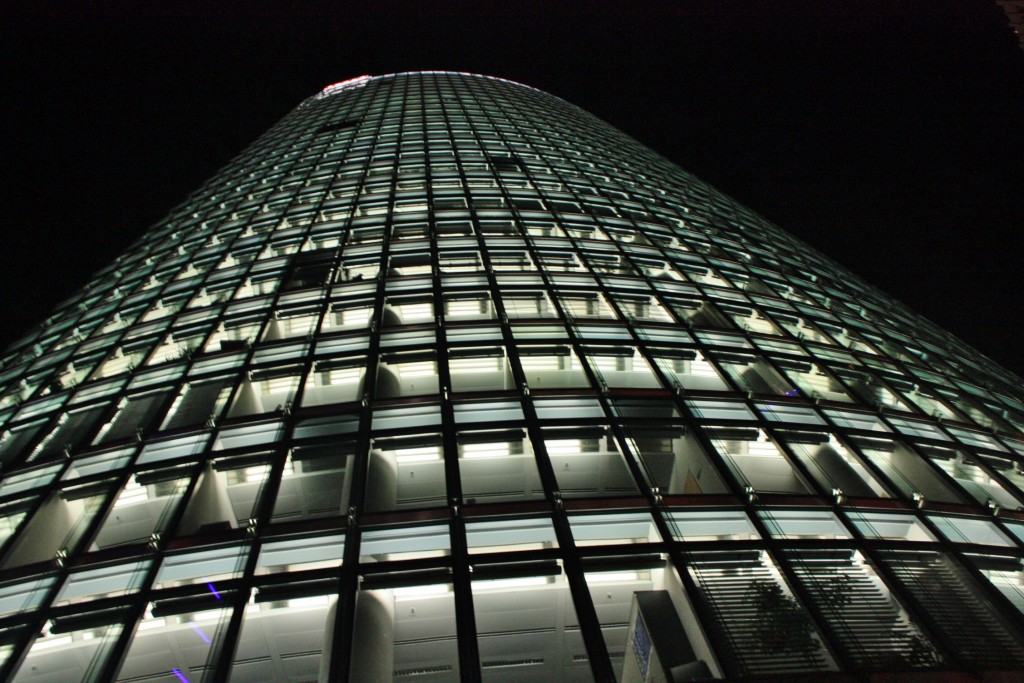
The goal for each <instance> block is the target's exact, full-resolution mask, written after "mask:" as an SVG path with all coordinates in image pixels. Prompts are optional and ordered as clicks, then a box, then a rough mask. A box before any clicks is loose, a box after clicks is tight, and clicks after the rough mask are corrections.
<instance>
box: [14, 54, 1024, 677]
mask: <svg viewBox="0 0 1024 683" xmlns="http://www.w3.org/2000/svg"><path fill="white" fill-rule="evenodd" d="M2 362H3V365H2V367H0V429H2V430H3V431H2V437H0V462H2V464H3V477H2V478H0V511H2V512H0V520H2V523H0V538H2V541H3V545H2V546H0V656H2V657H3V661H2V668H0V675H2V676H4V677H5V678H6V680H11V681H15V682H17V683H23V682H25V681H125V682H127V681H165V680H166V681H170V682H174V681H179V682H181V681H187V682H189V683H198V682H200V681H204V682H207V683H209V682H212V681H218V682H219V681H231V683H248V682H250V681H267V680H272V681H277V682H284V681H287V682H294V683H300V682H306V681H343V680H355V681H379V680H392V679H393V680H399V681H450V680H459V679H462V680H469V681H475V680H483V681H521V680H524V679H527V680H528V679H533V680H538V681H575V680H598V681H612V680H616V679H618V680H625V681H639V680H648V679H650V678H651V677H653V676H655V675H656V674H657V672H658V671H663V672H671V671H674V672H675V673H674V674H668V673H666V675H674V676H675V679H674V680H691V679H693V678H694V677H700V676H704V677H707V676H711V677H719V678H730V679H742V678H759V677H767V676H771V675H776V674H786V675H793V674H797V673H804V674H806V673H814V672H819V673H821V675H823V676H824V677H826V679H827V678H828V677H829V676H833V677H834V679H835V680H849V678H848V674H865V673H870V672H874V671H895V672H900V671H912V670H930V671H936V672H938V671H952V672H961V673H962V674H964V675H971V674H975V675H979V676H980V675H987V674H990V673H992V672H1001V671H1017V672H1019V671H1021V670H1022V669H1024V641H1022V633H1024V614H1022V610H1024V589H1022V588H1021V586H1022V585H1024V567H1022V564H1021V558H1022V557H1024V547H1022V544H1024V512H1022V506H1024V473H1022V471H1021V462H1022V458H1024V384H1022V382H1021V380H1020V379H1019V378H1017V377H1015V376H1013V375H1012V374H1010V373H1008V372H1006V371H1005V370H1002V369H1000V368H999V367H997V366H995V365H994V364H993V363H991V362H990V361H988V360H987V359H986V358H984V357H983V356H982V355H981V354H979V353H978V352H976V351H974V350H972V349H970V348H968V347H966V346H965V345H964V344H963V343H961V342H960V341H958V340H957V339H955V338H954V337H952V336H951V335H949V334H947V333H945V332H943V331H942V330H940V329H937V328H936V327H935V326H934V325H932V324H931V323H929V322H928V321H926V320H923V319H921V318H920V317H918V316H916V315H914V314H913V313H912V312H910V311H908V310H907V309H905V308H904V307H902V306H901V305H900V304H898V303H897V302H895V301H892V300H891V299H889V298H888V297H887V296H886V295H884V294H883V293H881V292H879V291H878V290H876V289H874V288H872V287H871V286H870V285H868V284H866V283H864V282H862V281H860V280H859V279H858V278H857V277H856V276H854V275H853V274H851V273H848V272H846V271H845V270H844V269H843V268H842V267H841V266H839V265H837V264H835V263H834V262H832V261H830V260H829V259H827V258H826V257H824V256H822V255H821V254H819V253H817V252H815V251H814V250H812V249H810V248H809V247H807V246H806V245H804V244H802V243H800V242H799V241H798V240H796V239H794V238H793V237H791V236H789V235H787V234H786V233H785V232H783V231H782V230H780V229H779V228H778V227H776V226H774V225H772V224H770V223H768V222H767V221H765V220H763V219H761V218H759V217H758V216H756V215H755V214H754V213H752V212H751V211H750V210H748V209H746V208H744V207H742V206H739V205H737V204H736V203H735V202H734V201H732V200H731V199H729V198H728V197H726V196H724V195H723V194H721V193H719V192H717V191H716V190H714V189H713V188H710V187H709V186H707V185H706V184H704V183H702V182H701V181H699V180H697V179H696V178H694V177H692V176H690V175H689V174H687V173H685V172H684V171H682V170H680V169H679V168H678V167H676V166H674V165H673V164H671V163H669V162H668V161H666V160H665V159H663V158H661V157H659V156H658V155H656V154H655V153H653V152H651V151H650V150H648V149H646V148H644V147H643V146H642V145H640V144H638V143H637V142H635V141H633V140H631V139H630V138H628V137H627V136H625V135H623V134H622V133H620V132H618V131H616V130H614V129H613V128H611V127H609V126H608V125H607V124H604V123H603V122H601V121H599V120H598V119H596V118H594V117H593V116H591V115H589V114H587V113H585V112H583V111H581V110H580V109H578V108H576V107H573V106H572V105H570V104H568V103H566V102H564V101H562V100H560V99H558V98H556V97H553V96H551V95H548V94H545V93H543V92H540V91H538V90H535V89H533V88H530V87H527V86H524V85H519V84H516V83H512V82H509V81H505V80H501V79H497V78H490V77H484V76H474V75H469V74H458V73H408V74H395V75H389V76H380V77H369V76H364V77H360V78H355V79H352V80H348V81H345V82H342V83H338V84H336V85H333V86H330V87H328V88H325V89H324V90H323V91H322V92H320V93H318V94H317V95H315V96H313V97H311V98H309V99H308V100H306V101H305V102H303V103H301V104H300V105H299V106H298V107H297V108H296V109H295V110H294V111H292V112H291V113H290V114H288V115H287V116H286V117H285V118H284V119H283V120H282V121H281V122H280V123H279V124H278V125H276V126H275V127H274V128H272V129H271V130H270V131H268V132H267V133H266V134H265V135H264V136H263V137H261V138H260V139H259V140H257V141H256V142H255V143H254V144H253V145H252V146H251V147H250V148H249V149H247V150H246V151H244V152H243V153H242V154H241V155H240V156H239V157H238V158H237V159H235V160H234V161H233V162H231V163H230V164H229V165H228V166H227V167H225V168H224V169H222V170H221V171H220V172H219V173H218V174H217V175H216V176H215V177H214V178H213V179H212V180H211V181H209V182H208V183H207V184H206V185H205V186H203V187H202V188H200V189H199V190H198V191H197V192H196V193H194V194H193V195H192V196H191V197H189V198H188V199H187V200H186V201H185V202H184V203H182V204H181V205H180V206H179V207H177V208H176V209H175V210H174V211H172V212H171V214H170V215H169V216H168V217H167V218H166V219H165V220H163V221H161V222H160V223H158V224H157V225H155V226H154V227H153V228H152V229H151V230H150V231H149V232H148V233H147V234H146V235H145V236H144V237H142V238H141V239H140V240H139V241H138V242H137V243H136V244H135V245H134V246H133V247H132V248H131V249H130V250H129V251H128V252H127V253H126V254H124V255H123V256H121V257H119V258H118V259H117V260H116V261H115V262H114V263H113V264H112V265H111V266H109V267H108V268H106V269H104V270H103V271H101V272H99V273H97V274H96V275H95V277H94V278H93V279H92V280H91V282H90V283H89V284H88V285H87V286H86V287H85V288H84V289H83V290H82V291H81V292H80V293H79V294H78V295H76V296H75V297H73V298H72V299H70V300H68V301H66V302H64V303H63V304H62V305H61V306H59V307H58V309H57V310H56V311H55V312H54V313H53V315H51V316H50V317H49V318H48V319H47V320H46V321H44V323H43V324H42V325H41V326H40V327H39V328H38V329H36V330H35V331H34V332H32V333H31V334H29V335H28V336H26V337H24V338H23V339H22V340H21V341H19V342H18V343H16V344H15V345H14V346H13V347H12V348H10V349H9V350H8V351H7V352H6V353H5V355H4V356H3V358H2ZM667 680H673V679H672V678H667Z"/></svg>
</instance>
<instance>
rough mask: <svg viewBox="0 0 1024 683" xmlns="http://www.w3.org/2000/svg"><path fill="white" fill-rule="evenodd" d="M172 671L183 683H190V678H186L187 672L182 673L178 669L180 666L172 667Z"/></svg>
mask: <svg viewBox="0 0 1024 683" xmlns="http://www.w3.org/2000/svg"><path fill="white" fill-rule="evenodd" d="M171 673H172V674H174V675H175V676H177V677H178V680H179V681H181V683H189V680H188V679H187V678H185V674H183V673H181V671H179V670H178V667H174V668H173V669H171Z"/></svg>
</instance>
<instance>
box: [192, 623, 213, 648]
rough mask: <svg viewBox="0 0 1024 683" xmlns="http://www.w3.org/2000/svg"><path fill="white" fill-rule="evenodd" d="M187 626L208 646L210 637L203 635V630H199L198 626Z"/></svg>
mask: <svg viewBox="0 0 1024 683" xmlns="http://www.w3.org/2000/svg"><path fill="white" fill-rule="evenodd" d="M189 626H191V627H192V630H193V631H195V632H196V635H198V636H199V637H200V638H202V639H203V642H204V643H206V644H207V645H209V644H210V637H209V636H207V635H206V634H205V633H203V629H201V628H199V625H198V624H189Z"/></svg>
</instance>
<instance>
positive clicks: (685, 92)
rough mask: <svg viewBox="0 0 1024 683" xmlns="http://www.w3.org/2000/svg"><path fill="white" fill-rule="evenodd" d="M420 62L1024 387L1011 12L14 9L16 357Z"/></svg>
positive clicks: (6, 174) (859, 0)
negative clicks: (78, 295) (279, 124)
mask: <svg viewBox="0 0 1024 683" xmlns="http://www.w3.org/2000/svg"><path fill="white" fill-rule="evenodd" d="M420 69H447V70H458V71H471V72H478V73H486V74H491V75H496V76H502V77H505V78H510V79H512V80H516V81H520V82H523V83H526V84H529V85H533V86H535V87H538V88H541V89H543V90H546V91H548V92H551V93H553V94H556V95H559V96H561V97H563V98H565V99H567V100H569V101H570V102H573V103H574V104H578V105H580V106H581V107H583V108H584V109H587V110H589V111H590V112H592V113H594V114H596V115H597V116H599V117H601V118H603V119H605V120H606V121H609V122H610V123H612V124H613V125H615V126H617V127H618V128H620V129H622V130H624V131H626V132H627V133H629V134H631V135H633V136H634V137H636V138H638V139H639V140H640V141H642V142H644V143H646V144H647V145H648V146H650V147H652V148H653V149H655V150H657V151H659V152H661V153H662V154H664V155H665V156H667V157H668V158H670V159H671V160H673V161H675V162H676V163H678V164H679V165H681V166H682V167H683V168H685V169H686V170H688V171H690V172H692V173H694V174H695V175H697V176H698V177H700V178H702V179H704V180H706V181H708V182H709V183H711V184H712V185H714V186H715V187H717V188H718V189H720V190H721V191H723V192H725V193H727V194H729V195H731V196H733V197H734V198H736V199H737V200H739V201H740V202H741V203H743V204H745V205H747V206H749V207H751V208H752V209H754V210H755V211H756V212H758V213H760V214H761V215H763V216H765V217H766V218H768V219H770V220H772V221H774V222H776V223H778V224H779V225H781V226H782V227H783V228H785V229H787V230H789V231H790V232H791V233H793V234H796V235H797V236H799V237H801V238H802V239H804V240H806V241H807V242H809V243H811V244H812V245H813V246H815V247H817V248H819V249H820V250H822V251H823V252H825V253H827V254H828V255H830V256H832V257H833V258H835V259H836V260H838V261H839V262H840V263H842V264H844V265H845V266H847V267H848V268H850V269H851V270H853V271H854V272H856V273H858V274H860V275H861V276H863V277H864V278H866V279H867V280H869V281H871V282H873V283H874V284H876V285H877V286H879V287H881V288H882V289H884V290H885V291H887V292H888V293H890V294H891V295H892V296H894V297H895V298H897V299H899V300H901V301H903V302H904V303H906V304H907V305H909V306H910V307H911V308H913V309H914V310H916V311H918V312H919V313H922V314H923V315H925V316H926V317H928V318H930V319H931V320H933V321H935V322H936V323H938V324H939V325H940V326H942V327H944V328H946V329H948V330H949V331H951V332H953V333H954V334H956V335H957V336H959V337H961V338H962V339H964V340H965V341H967V342H968V343H970V344H972V345H973V346H975V347H976V348H978V349H980V350H982V351H983V352H984V353H986V354H987V355H989V356H990V357H992V358H994V359H995V360H997V361H998V362H1000V363H1002V364H1003V365H1005V366H1006V367H1008V368H1010V369H1012V370H1014V371H1015V372H1017V373H1018V374H1022V375H1024V353H1022V340H1024V295H1022V287H1021V266H1020V264H1021V256H1022V253H1024V234H1022V232H1021V230H1020V228H1021V226H1024V192H1022V191H1021V189H1022V181H1024V142H1022V139H1021V128H1022V123H1024V51H1021V50H1020V49H1019V48H1018V47H1017V46H1016V41H1015V38H1014V36H1013V34H1012V33H1011V32H1010V30H1009V28H1008V27H1007V26H1006V22H1005V17H1004V16H1003V14H1002V12H1001V10H1000V9H999V7H998V6H997V5H996V4H995V2H994V0H991V1H990V0H970V1H966V0H964V1H957V2H954V1H949V2H943V1H942V0H920V1H918V2H901V1H900V0H851V1H850V2H838V1H836V2H832V1H829V0H808V1H806V2H797V1H792V2H790V1H786V0H771V1H770V2H766V1H764V0H751V1H749V2H730V1H728V0H716V1H710V0H709V1H703V0H701V1H692V2H685V1H684V0H674V1H672V2H668V1H664V2H641V1H633V2H622V3H604V2H598V1H597V0H592V1H590V2H579V3H563V2H555V1H552V0H547V1H545V2H540V1H537V2H512V1H507V2H501V3H483V2H479V3H463V2H451V1H449V2H439V1H428V0H422V1H420V2H411V1H410V2H407V3H387V2H376V3H373V4H372V5H365V6H364V5H360V4H357V3H350V2H335V3H329V4H324V5H318V4H316V3H310V2H304V3H280V4H263V3H253V2H246V3H235V2H212V3H202V4H195V5H190V4H187V3H185V4H183V3H174V4H170V3H166V4H157V3H135V2H133V3H124V4H120V3H114V2H106V3H88V4H75V3H63V4H46V3H39V2H34V3H31V4H24V5H20V6H19V5H17V4H14V5H11V4H8V5H7V6H6V8H5V9H0V98H2V101H0V104H2V105H3V108H2V110H0V121H2V124H3V125H2V128H0V145H2V147H0V151H2V157H0V159H2V164H0V181H2V194H0V200H2V201H0V226H2V229H3V236H4V240H3V243H2V244H3V248H2V249H0V287H2V289H0V310H2V311H3V313H4V321H5V324H4V325H3V326H2V327H0V346H6V344H7V343H9V342H10V341H12V340H14V339H16V338H17V337H19V336H21V334H23V333H24V332H26V331H27V330H28V329H29V328H30V327H31V326H33V325H34V324H36V323H38V322H39V321H41V320H42V318H44V317H45V316H46V315H47V313H48V312H49V310H50V309H51V308H52V307H53V306H54V305H55V304H56V303H57V302H58V301H60V300H61V299H63V298H65V297H67V296H69V295H71V294H72V293H73V292H74V291H75V290H77V289H78V288H79V287H81V286H82V285H83V284H84V283H85V282H86V280H87V279H88V277H89V275H90V274H91V273H92V272H94V271H96V270H98V269H99V268H102V267H103V266H104V265H106V264H107V263H109V262H110V261H111V260H112V259H113V258H114V257H115V256H116V255H117V254H119V253H120V252H121V251H122V250H123V249H124V248H125V247H126V246H127V245H128V244H129V243H130V242H132V241H133V240H134V239H135V238H136V237H138V236H139V235H141V234H142V233H143V232H144V230H145V229H146V228H148V227H149V226H150V225H152V224H153V223H154V222H156V221H157V220H159V219H160V218H161V217H162V216H163V215H164V214H166V212H167V211H168V210H169V209H170V208H171V207H172V206H174V205H175V204H176V203H178V202H179V201H181V200H182V199H184V198H185V196H186V195H187V194H188V193H189V192H191V191H193V190H195V189H196V188H198V187H199V185H200V184H201V183H202V182H203V181H204V180H206V179H207V178H209V177H210V176H211V175H212V174H213V173H214V172H215V171H216V170H217V169H218V168H220V167H221V166H223V165H224V164H225V163H227V161H228V160H230V159H231V158H232V157H233V156H234V155H236V154H237V153H238V152H240V151H241V150H242V148H243V147H245V146H246V145H247V144H248V143H250V142H251V141H252V140H254V139H255V138H256V137H257V136H258V135H259V134H260V133H262V132H263V131H264V130H266V129H267V128H268V127H269V126H270V125H272V124H273V123H274V122H275V121H277V120H278V119H279V118H281V117H282V116H283V115H284V114H285V113H286V112H287V111H288V110H290V109H291V108H292V107H294V106H295V105H296V104H297V103H298V102H299V101H300V100H302V99H303V98H305V97H307V96H309V95H311V94H313V93H315V92H316V91H318V90H319V89H320V88H322V87H323V86H325V85H327V84H329V83H333V82H336V81H340V80H343V79H346V78H350V77H353V76H356V75H360V74H364V73H369V74H383V73H389V72H393V71H407V70H420Z"/></svg>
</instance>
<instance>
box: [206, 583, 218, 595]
mask: <svg viewBox="0 0 1024 683" xmlns="http://www.w3.org/2000/svg"><path fill="white" fill-rule="evenodd" d="M206 587H207V588H209V589H210V592H211V593H213V597H215V598H217V599H218V600H220V599H221V598H220V593H219V592H218V591H217V589H216V588H214V587H213V582H212V581H207V582H206Z"/></svg>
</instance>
